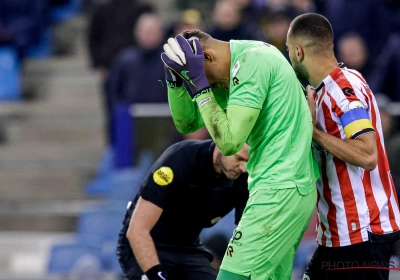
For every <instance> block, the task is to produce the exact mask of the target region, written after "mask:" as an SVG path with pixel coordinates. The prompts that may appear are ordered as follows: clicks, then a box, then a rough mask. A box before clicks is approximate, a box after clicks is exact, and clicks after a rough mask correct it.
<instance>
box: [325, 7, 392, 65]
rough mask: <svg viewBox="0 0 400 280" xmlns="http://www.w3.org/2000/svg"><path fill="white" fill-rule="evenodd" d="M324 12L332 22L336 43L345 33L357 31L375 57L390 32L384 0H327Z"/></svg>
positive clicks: (371, 54)
mask: <svg viewBox="0 0 400 280" xmlns="http://www.w3.org/2000/svg"><path fill="white" fill-rule="evenodd" d="M323 14H324V15H325V16H326V17H327V18H328V20H329V21H330V22H331V24H332V28H333V32H334V34H335V40H334V43H335V45H336V44H337V42H338V40H339V39H340V38H341V37H342V36H343V35H344V34H346V33H348V32H356V33H358V34H360V35H361V37H362V38H363V39H364V41H365V42H366V44H367V47H368V50H369V54H370V56H371V57H372V58H373V59H374V58H376V56H377V55H378V54H379V52H380V51H381V49H382V47H383V46H384V44H385V42H386V40H387V38H388V36H389V33H390V27H391V26H390V20H388V18H389V11H388V9H387V7H386V5H385V3H384V1H382V0H326V1H325V5H324V11H323Z"/></svg>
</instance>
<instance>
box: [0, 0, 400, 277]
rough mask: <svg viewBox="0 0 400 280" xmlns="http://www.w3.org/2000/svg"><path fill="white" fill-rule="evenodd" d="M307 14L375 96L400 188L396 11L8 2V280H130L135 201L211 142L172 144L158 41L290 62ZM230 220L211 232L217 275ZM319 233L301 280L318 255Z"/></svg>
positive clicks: (343, 0)
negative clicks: (170, 160)
mask: <svg viewBox="0 0 400 280" xmlns="http://www.w3.org/2000/svg"><path fill="white" fill-rule="evenodd" d="M306 12H318V13H321V14H323V15H325V16H326V17H327V18H328V19H329V20H330V22H331V23H332V26H333V29H334V32H335V50H336V53H337V56H338V58H339V60H340V61H342V62H344V63H345V64H346V65H347V67H349V68H353V69H356V70H359V71H360V72H361V73H362V74H363V75H364V77H365V78H366V79H367V81H368V83H369V86H370V87H371V89H372V90H373V92H374V93H375V95H376V98H377V102H378V106H379V108H380V111H381V118H382V125H383V129H384V134H385V145H386V149H387V154H388V156H389V161H390V165H391V170H392V175H393V178H394V180H395V182H397V183H396V185H397V187H398V188H400V182H399V178H400V130H399V127H398V120H399V116H400V106H399V102H400V51H399V49H400V0H314V1H313V0H203V1H200V0H146V1H139V0H137V1H135V0H0V280H2V279H7V280H13V279H15V280H17V279H38V280H39V279H40V280H43V279H82V280H83V279H85V280H86V279H123V278H122V277H121V271H120V268H119V266H118V263H117V260H116V256H115V245H116V240H117V233H118V231H119V229H120V227H121V222H122V219H123V216H124V212H125V209H126V205H127V202H128V201H130V200H131V199H132V198H133V197H134V196H135V194H136V192H137V190H138V189H139V187H140V184H141V180H142V179H143V178H144V176H145V175H146V173H147V171H148V169H149V167H150V166H151V165H152V163H153V161H154V160H155V159H156V158H157V157H158V156H159V155H160V153H161V152H162V151H163V150H164V149H165V148H166V147H167V146H169V145H170V144H173V143H175V142H177V141H180V140H182V139H207V138H209V135H208V133H207V131H206V130H205V129H202V130H200V131H198V132H196V133H194V134H190V135H184V136H182V135H179V134H178V133H177V132H176V129H175V127H174V125H173V123H172V119H171V117H170V112H169V108H168V104H167V89H166V85H165V82H164V72H163V65H162V63H161V60H160V53H161V51H162V45H163V43H164V42H165V41H166V39H167V38H168V37H171V36H175V35H176V34H177V33H179V32H181V31H183V30H185V29H192V28H198V29H202V30H204V31H207V32H208V33H209V34H210V35H212V36H213V37H215V38H217V39H221V40H230V39H250V40H261V41H266V42H269V43H271V44H273V45H275V46H276V47H277V48H278V49H279V50H281V51H282V53H283V54H284V55H285V56H286V57H288V54H287V52H286V46H285V41H286V33H287V30H288V27H289V23H290V22H291V20H292V19H293V18H294V17H296V16H297V15H299V14H302V13H306ZM398 193H400V190H398ZM314 218H315V217H314ZM233 220H234V219H233V215H232V213H231V214H229V215H228V216H227V217H226V218H224V219H223V220H221V221H220V222H219V223H218V224H217V225H216V226H215V227H214V228H212V229H207V230H205V231H204V232H203V233H202V237H203V241H204V243H205V244H206V246H208V247H209V248H210V249H211V250H212V251H213V252H214V254H215V260H214V262H213V266H214V267H215V269H218V267H219V264H220V260H221V259H222V257H223V255H224V252H225V248H226V244H227V242H228V239H229V238H230V236H231V233H232V231H233V229H234V224H233ZM314 225H315V220H313V221H311V223H310V227H309V229H308V230H307V232H306V234H305V236H304V238H303V241H302V244H301V246H300V248H299V250H298V253H297V257H296V261H295V270H294V274H293V279H301V275H302V272H303V271H304V267H305V265H307V263H308V260H309V258H310V256H311V255H312V253H313V251H314V249H315V248H316V242H315V238H314V230H313V228H314ZM398 256H400V250H399V252H397V250H396V251H394V252H393V258H392V261H393V266H395V267H400V264H399V257H398ZM391 279H400V276H398V275H397V274H396V272H395V271H393V272H392V273H391Z"/></svg>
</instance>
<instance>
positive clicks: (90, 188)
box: [85, 153, 153, 199]
mask: <svg viewBox="0 0 400 280" xmlns="http://www.w3.org/2000/svg"><path fill="white" fill-rule="evenodd" d="M109 159H110V158H108V159H106V160H109ZM152 164H153V158H152V156H151V154H150V153H142V154H141V156H140V161H139V165H137V167H134V168H125V169H120V170H113V171H108V172H102V173H101V175H100V176H99V177H97V178H95V179H94V180H92V181H90V182H88V183H87V184H86V185H85V192H86V194H87V195H91V196H99V195H100V196H104V195H109V194H110V193H111V192H112V190H113V189H114V188H118V186H119V185H123V186H126V187H128V190H126V189H122V190H126V191H129V184H131V187H132V188H133V190H132V191H133V193H136V192H137V191H135V190H136V189H137V188H138V187H140V184H141V183H142V181H143V180H144V178H145V176H146V174H147V172H148V171H149V169H150V167H151V165H152ZM119 189H120V188H119ZM120 190H121V189H120ZM114 195H117V197H115V196H114ZM113 196H114V198H117V199H118V197H120V195H119V194H118V193H117V192H115V191H113ZM123 198H126V197H123Z"/></svg>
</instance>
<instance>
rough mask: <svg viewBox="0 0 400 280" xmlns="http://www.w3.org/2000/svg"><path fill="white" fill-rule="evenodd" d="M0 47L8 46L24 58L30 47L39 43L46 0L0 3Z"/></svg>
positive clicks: (4, 0) (9, 0)
mask: <svg viewBox="0 0 400 280" xmlns="http://www.w3.org/2000/svg"><path fill="white" fill-rule="evenodd" d="M0 2H1V3H0V46H4V45H8V46H12V47H14V48H15V49H16V50H17V53H18V56H19V58H20V59H22V58H24V57H25V56H26V54H27V51H28V49H29V47H30V46H32V45H34V44H37V43H39V40H40V34H41V30H42V28H44V26H45V25H46V24H47V20H46V8H47V1H46V0H1V1H0Z"/></svg>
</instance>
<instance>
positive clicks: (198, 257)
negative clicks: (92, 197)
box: [117, 227, 217, 280]
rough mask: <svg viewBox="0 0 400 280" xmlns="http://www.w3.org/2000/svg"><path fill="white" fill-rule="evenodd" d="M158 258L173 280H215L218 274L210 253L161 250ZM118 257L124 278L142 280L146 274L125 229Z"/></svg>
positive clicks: (120, 236) (118, 248)
mask: <svg viewBox="0 0 400 280" xmlns="http://www.w3.org/2000/svg"><path fill="white" fill-rule="evenodd" d="M157 254H158V258H159V260H160V262H161V264H162V266H163V267H164V269H165V271H166V272H167V274H168V277H169V278H170V279H173V280H215V279H216V278H217V273H216V272H215V270H214V269H213V268H212V267H211V265H210V261H212V254H211V253H210V252H209V251H206V250H205V249H203V250H192V249H191V248H190V249H187V250H184V249H172V248H171V249H170V248H168V249H167V248H166V249H164V248H163V249H159V248H157ZM117 255H118V260H119V264H120V266H121V268H122V271H123V273H124V276H125V277H126V278H127V279H128V280H140V279H141V276H142V275H143V274H144V273H143V271H142V270H141V268H140V266H139V265H138V263H137V261H136V258H135V256H134V255H133V252H132V249H131V246H130V244H129V241H128V239H127V238H126V228H125V227H123V228H122V230H121V232H120V234H119V238H118V247H117Z"/></svg>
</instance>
